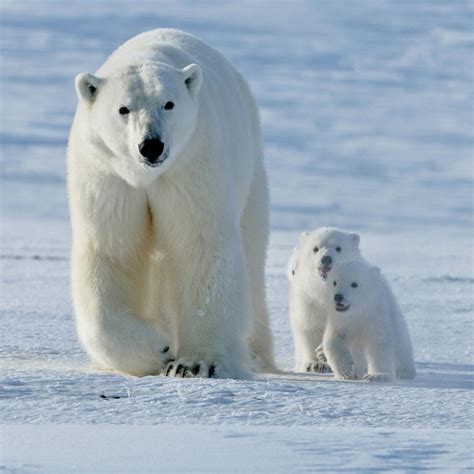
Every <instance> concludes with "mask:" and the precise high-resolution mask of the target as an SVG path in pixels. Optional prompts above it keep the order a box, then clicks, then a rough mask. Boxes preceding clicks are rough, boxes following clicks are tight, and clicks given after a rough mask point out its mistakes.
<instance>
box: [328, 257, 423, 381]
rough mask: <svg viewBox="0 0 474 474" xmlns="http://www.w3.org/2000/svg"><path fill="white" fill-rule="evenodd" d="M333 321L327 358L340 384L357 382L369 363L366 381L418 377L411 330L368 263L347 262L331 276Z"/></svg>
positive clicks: (329, 315)
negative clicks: (358, 374) (352, 379)
mask: <svg viewBox="0 0 474 474" xmlns="http://www.w3.org/2000/svg"><path fill="white" fill-rule="evenodd" d="M325 304H326V307H327V312H328V320H327V325H326V330H325V332H324V338H323V349H324V354H325V355H326V357H327V360H328V363H329V365H330V366H331V368H332V370H333V372H334V375H335V376H336V378H338V379H351V378H357V374H356V372H355V367H360V366H361V365H362V364H363V363H364V361H361V360H360V358H361V357H366V358H367V363H368V367H367V373H366V375H365V376H364V377H363V379H364V380H366V381H377V382H385V381H389V380H392V379H393V378H394V377H395V376H397V377H398V378H402V379H412V378H413V377H414V376H415V367H414V362H413V351H412V345H411V341H410V336H409V334H408V329H407V326H406V323H405V320H404V318H403V315H402V313H401V311H400V308H399V306H398V304H397V302H396V299H395V296H394V295H393V293H392V291H391V289H390V287H389V285H388V283H387V281H386V280H385V278H384V277H383V276H382V274H381V272H380V269H379V268H377V267H373V266H371V265H369V264H367V263H366V262H364V261H361V260H359V261H352V262H345V263H341V264H339V265H336V266H335V267H334V269H333V270H332V271H331V275H330V279H329V281H328V285H327V286H326V291H325Z"/></svg>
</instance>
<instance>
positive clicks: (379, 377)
mask: <svg viewBox="0 0 474 474" xmlns="http://www.w3.org/2000/svg"><path fill="white" fill-rule="evenodd" d="M362 380H363V381H364V382H388V381H389V380H391V377H390V376H389V374H388V373H387V372H377V373H375V374H367V375H365V376H364V378H363V379H362Z"/></svg>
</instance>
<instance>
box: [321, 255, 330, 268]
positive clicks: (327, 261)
mask: <svg viewBox="0 0 474 474" xmlns="http://www.w3.org/2000/svg"><path fill="white" fill-rule="evenodd" d="M321 263H322V264H323V265H326V266H329V265H331V263H332V258H331V257H330V256H329V255H325V256H324V257H323V258H322V259H321Z"/></svg>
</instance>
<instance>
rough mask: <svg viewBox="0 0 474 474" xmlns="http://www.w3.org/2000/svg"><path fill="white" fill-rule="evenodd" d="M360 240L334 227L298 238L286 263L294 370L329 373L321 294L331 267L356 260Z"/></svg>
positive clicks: (322, 294)
mask: <svg viewBox="0 0 474 474" xmlns="http://www.w3.org/2000/svg"><path fill="white" fill-rule="evenodd" d="M359 242H360V237H359V235H358V234H355V233H351V232H344V231H342V230H339V229H336V228H334V227H321V228H319V229H316V230H314V231H312V232H303V233H302V234H301V235H300V238H299V243H298V247H296V248H295V249H294V251H293V254H292V255H291V257H290V260H289V262H288V269H287V276H288V281H289V309H290V323H291V328H292V331H293V339H294V345H295V370H296V371H299V372H330V368H329V366H328V365H327V364H326V363H325V360H324V355H323V354H322V351H321V350H320V351H319V354H320V356H319V357H318V356H317V354H316V353H315V349H316V348H318V347H320V345H321V343H322V340H323V334H324V329H325V327H326V320H327V304H326V302H325V293H326V285H327V279H328V276H329V275H330V273H331V271H332V268H333V266H334V264H336V263H340V262H345V261H349V260H360V259H361V258H362V257H361V255H360V250H359Z"/></svg>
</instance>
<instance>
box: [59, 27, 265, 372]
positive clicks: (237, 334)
mask: <svg viewBox="0 0 474 474" xmlns="http://www.w3.org/2000/svg"><path fill="white" fill-rule="evenodd" d="M75 83H76V91H77V95H78V99H79V100H78V107H77V111H76V115H75V118H74V122H73V125H72V129H71V133H70V139H69V147H68V187H69V201H70V213H71V220H72V229H73V245H72V290H73V301H74V306H75V313H76V321H77V330H78V335H79V339H80V341H81V342H82V345H83V346H84V348H85V349H86V351H87V352H88V353H89V355H90V357H91V358H92V360H93V361H94V362H95V364H96V365H98V366H99V367H102V368H105V369H112V370H116V371H121V372H125V373H128V374H134V375H140V376H143V375H147V374H158V373H161V372H163V373H165V374H167V375H170V376H177V377H192V376H203V377H209V376H216V377H217V376H223V377H227V376H229V377H233V376H240V375H243V374H245V373H246V371H247V369H248V368H249V367H254V366H256V365H257V366H258V367H260V368H261V370H269V371H271V370H273V369H274V364H273V355H272V337H271V333H270V328H269V321H268V315H267V309H266V302H265V285H264V263H265V257H266V248H267V240H268V228H269V212H268V190H267V178H266V173H265V169H264V164H263V158H262V147H261V135H260V125H259V118H258V113H257V109H256V105H255V102H254V100H253V98H252V95H251V93H250V90H249V88H248V86H247V84H246V82H245V81H244V80H243V79H242V77H241V76H240V75H239V73H238V72H237V71H236V70H235V69H234V68H233V67H232V66H231V65H230V64H229V63H228V62H227V60H226V59H225V58H224V57H223V56H222V55H221V54H220V53H218V52H217V51H216V50H214V49H212V48H211V47H209V46H207V45H205V44H204V43H202V42H201V41H200V40H198V39H197V38H195V37H193V36H191V35H189V34H187V33H184V32H181V31H177V30H172V29H158V30H154V31H149V32H146V33H143V34H140V35H138V36H136V37H134V38H132V39H130V40H129V41H127V42H126V43H125V44H123V45H122V46H121V47H119V48H118V49H117V50H116V51H115V52H114V53H113V54H112V55H111V56H110V57H109V58H108V59H107V61H106V62H105V63H104V64H103V65H102V66H101V67H100V69H99V70H98V71H97V73H96V74H94V75H92V74H87V73H83V74H79V75H78V76H77V78H76V82H75ZM252 357H253V360H252ZM169 359H174V360H172V361H170V362H168V361H169Z"/></svg>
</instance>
